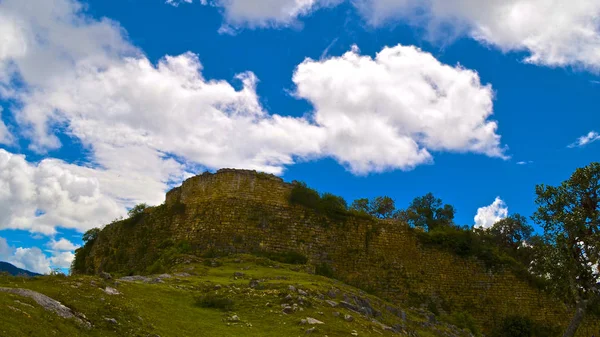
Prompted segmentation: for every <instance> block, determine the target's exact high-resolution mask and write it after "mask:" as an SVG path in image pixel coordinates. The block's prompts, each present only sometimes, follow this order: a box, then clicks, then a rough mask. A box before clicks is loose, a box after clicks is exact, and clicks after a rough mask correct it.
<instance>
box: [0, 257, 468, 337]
mask: <svg viewBox="0 0 600 337" xmlns="http://www.w3.org/2000/svg"><path fill="white" fill-rule="evenodd" d="M308 269H309V268H308V267H307V266H305V265H289V264H283V263H279V262H275V261H272V260H269V259H266V258H263V257H256V256H251V255H231V256H228V257H224V258H198V257H193V256H184V257H182V258H179V261H178V262H177V263H176V264H175V265H173V266H172V268H171V269H170V270H169V273H168V274H165V275H152V276H129V277H118V276H116V275H108V274H102V275H100V276H88V275H76V276H64V275H51V276H40V277H34V278H21V277H11V276H6V275H4V276H0V317H2V319H1V321H2V324H0V336H11V337H12V336H40V337H43V336H161V337H167V336H211V337H219V336H240V335H244V336H305V335H306V334H310V335H314V336H330V337H333V336H471V332H470V331H468V330H462V329H459V328H456V327H455V326H452V325H450V324H448V323H444V322H439V321H437V320H436V318H435V316H433V315H432V314H430V313H429V312H427V311H426V310H423V309H415V308H412V309H409V308H399V307H396V306H394V305H392V304H391V303H388V302H385V301H383V300H381V299H379V298H377V297H374V296H371V295H369V294H365V293H364V292H362V291H360V290H358V289H356V288H353V287H350V286H347V285H345V284H343V283H341V282H339V281H336V280H333V279H329V278H325V277H322V276H317V275H314V274H311V273H309V272H307V270H308ZM17 288H18V289H28V290H32V291H35V292H36V293H40V294H43V295H46V296H48V297H50V299H45V300H40V299H39V298H37V300H38V302H41V304H42V305H40V303H38V302H36V300H35V298H33V297H34V296H33V295H31V293H29V292H27V293H26V294H25V295H26V296H23V294H16V293H14V289H17ZM8 291H13V292H8ZM30 295H31V296H30ZM36 296H37V295H36ZM52 300H56V301H58V302H60V304H62V305H64V306H66V308H60V304H56V306H55V307H53V306H52V303H50V302H52ZM44 306H45V307H46V309H44ZM57 307H58V309H57ZM60 310H62V311H60ZM65 310H66V314H65ZM61 315H63V316H69V315H71V316H72V317H71V318H63V317H61ZM69 317H70V316H69ZM452 320H454V323H458V324H459V325H461V326H462V327H468V326H469V325H470V324H472V322H470V320H469V319H468V318H466V317H448V319H447V321H452ZM320 322H322V324H321V323H320ZM311 323H313V324H311ZM472 328H473V329H474V330H475V328H474V327H472Z"/></svg>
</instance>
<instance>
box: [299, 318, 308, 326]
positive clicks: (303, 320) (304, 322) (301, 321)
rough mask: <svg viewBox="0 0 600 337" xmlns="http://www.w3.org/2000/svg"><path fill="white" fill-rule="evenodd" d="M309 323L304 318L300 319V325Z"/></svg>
mask: <svg viewBox="0 0 600 337" xmlns="http://www.w3.org/2000/svg"><path fill="white" fill-rule="evenodd" d="M307 323H308V321H307V320H305V319H304V318H303V319H301V320H300V325H306V324H307Z"/></svg>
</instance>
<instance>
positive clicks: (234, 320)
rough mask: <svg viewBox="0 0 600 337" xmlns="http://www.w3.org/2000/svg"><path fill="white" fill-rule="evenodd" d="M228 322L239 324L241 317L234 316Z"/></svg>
mask: <svg viewBox="0 0 600 337" xmlns="http://www.w3.org/2000/svg"><path fill="white" fill-rule="evenodd" d="M227 321H229V322H239V321H240V317H239V316H238V315H233V316H231V317H229V318H227Z"/></svg>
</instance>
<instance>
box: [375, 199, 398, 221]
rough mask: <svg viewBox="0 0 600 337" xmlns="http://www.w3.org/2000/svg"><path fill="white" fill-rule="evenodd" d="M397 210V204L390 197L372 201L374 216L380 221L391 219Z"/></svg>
mask: <svg viewBox="0 0 600 337" xmlns="http://www.w3.org/2000/svg"><path fill="white" fill-rule="evenodd" d="M395 210H396V203H395V202H394V199H392V198H390V197H388V196H382V197H377V198H375V199H373V200H372V201H371V212H372V215H373V216H376V217H378V218H380V219H389V218H391V217H392V215H393V214H394V211H395Z"/></svg>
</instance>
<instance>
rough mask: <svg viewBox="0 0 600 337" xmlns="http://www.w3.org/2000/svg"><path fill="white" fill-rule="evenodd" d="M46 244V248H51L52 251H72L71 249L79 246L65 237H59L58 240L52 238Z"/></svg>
mask: <svg viewBox="0 0 600 337" xmlns="http://www.w3.org/2000/svg"><path fill="white" fill-rule="evenodd" d="M47 246H48V248H50V249H52V250H53V251H61V252H64V251H72V250H75V249H77V248H79V246H78V245H75V244H73V243H72V242H71V241H69V240H67V239H65V238H61V239H60V240H58V241H56V240H55V239H52V240H50V241H49V242H48V244H47Z"/></svg>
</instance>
